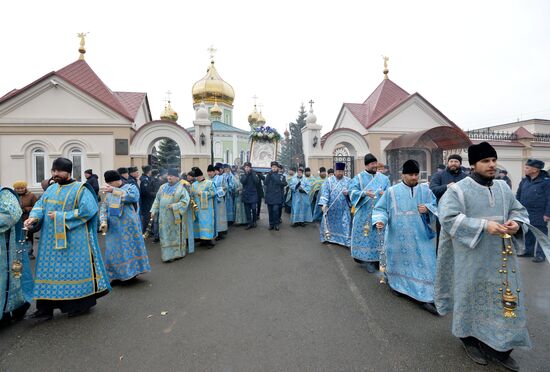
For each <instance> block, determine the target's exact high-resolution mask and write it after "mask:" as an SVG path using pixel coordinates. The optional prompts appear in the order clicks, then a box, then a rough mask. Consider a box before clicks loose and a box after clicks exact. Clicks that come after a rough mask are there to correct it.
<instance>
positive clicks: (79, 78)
mask: <svg viewBox="0 0 550 372" xmlns="http://www.w3.org/2000/svg"><path fill="white" fill-rule="evenodd" d="M51 76H58V77H60V78H62V79H63V80H65V81H67V82H68V83H69V84H71V85H73V86H75V87H76V88H78V89H79V90H81V91H83V92H84V93H87V94H89V95H90V96H92V97H93V98H95V99H97V100H98V101H100V102H101V103H103V104H104V105H106V106H108V107H110V108H111V109H113V110H114V111H116V112H118V113H119V114H121V115H122V116H124V117H125V118H127V119H129V120H132V121H133V120H134V118H135V116H136V113H137V110H138V109H139V106H140V105H141V102H143V99H144V97H145V93H133V92H115V93H113V92H112V91H111V90H110V89H109V88H108V87H107V86H106V85H105V84H104V83H103V81H101V79H100V78H99V77H98V76H97V75H96V73H95V72H94V71H93V70H92V69H91V67H90V66H89V65H88V63H86V61H84V60H77V61H75V62H73V63H71V64H69V65H67V66H65V67H63V68H62V69H61V70H58V71H52V72H50V73H48V74H46V75H44V76H42V77H41V78H39V79H37V80H35V81H33V82H32V83H30V84H29V85H27V86H25V87H23V88H21V89H14V90H12V91H10V92H8V93H7V94H6V95H4V96H3V97H1V98H0V103H2V102H5V101H7V100H8V99H11V98H13V97H15V96H16V95H18V94H20V93H22V92H24V91H26V90H27V89H29V88H31V87H33V86H34V85H36V84H38V83H40V82H42V81H43V80H45V79H46V78H49V77H51Z"/></svg>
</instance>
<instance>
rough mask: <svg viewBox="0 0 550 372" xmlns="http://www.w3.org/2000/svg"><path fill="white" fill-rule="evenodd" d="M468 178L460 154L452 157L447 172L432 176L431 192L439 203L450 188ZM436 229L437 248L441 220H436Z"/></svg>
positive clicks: (448, 162) (448, 161) (449, 159)
mask: <svg viewBox="0 0 550 372" xmlns="http://www.w3.org/2000/svg"><path fill="white" fill-rule="evenodd" d="M466 177H467V175H466V173H464V172H463V171H462V156H460V155H458V154H453V155H450V156H449V158H448V159H447V167H446V168H445V170H443V171H441V172H437V173H436V174H434V175H432V179H431V180H430V190H432V192H433V193H434V195H435V197H436V199H437V202H438V203H439V199H441V197H442V196H443V194H445V192H446V191H447V188H448V187H450V186H452V185H453V184H455V183H457V182H458V181H460V180H462V179H464V178H466ZM435 227H436V232H437V240H436V241H435V242H436V243H435V244H436V247H439V233H440V232H441V225H440V224H439V220H436V224H435Z"/></svg>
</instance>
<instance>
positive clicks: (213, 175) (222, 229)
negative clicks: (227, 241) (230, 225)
mask: <svg viewBox="0 0 550 372" xmlns="http://www.w3.org/2000/svg"><path fill="white" fill-rule="evenodd" d="M221 166H222V164H221V163H216V165H214V166H212V167H210V166H208V170H207V173H208V177H209V178H210V180H211V181H212V183H213V184H214V187H215V188H216V200H215V203H214V211H215V215H216V240H220V239H223V238H225V235H226V234H227V214H226V206H225V196H226V192H227V184H226V183H225V177H224V176H223V175H222V174H221V172H222V169H221Z"/></svg>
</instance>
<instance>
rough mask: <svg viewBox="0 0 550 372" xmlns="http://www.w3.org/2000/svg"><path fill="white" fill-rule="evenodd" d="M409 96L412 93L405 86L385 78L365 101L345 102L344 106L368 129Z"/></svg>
mask: <svg viewBox="0 0 550 372" xmlns="http://www.w3.org/2000/svg"><path fill="white" fill-rule="evenodd" d="M408 97H410V94H409V93H407V92H406V91H405V90H404V89H403V88H401V87H400V86H399V85H397V84H395V83H394V82H393V81H391V80H390V79H384V80H382V82H381V83H380V84H379V85H378V86H377V87H376V89H375V90H374V91H373V92H372V93H371V95H370V96H369V97H368V98H367V99H366V100H365V102H363V103H344V106H345V107H347V108H348V109H349V110H350V111H351V113H352V114H353V116H355V117H356V118H357V120H359V122H360V123H361V124H362V125H363V126H364V127H365V128H367V129H368V128H370V127H371V126H372V125H374V123H375V122H377V121H378V120H379V119H381V118H382V117H383V116H384V115H386V113H387V112H389V111H390V110H391V109H393V108H395V107H396V106H398V105H399V104H400V103H401V102H403V101H404V100H405V99H407V98H408Z"/></svg>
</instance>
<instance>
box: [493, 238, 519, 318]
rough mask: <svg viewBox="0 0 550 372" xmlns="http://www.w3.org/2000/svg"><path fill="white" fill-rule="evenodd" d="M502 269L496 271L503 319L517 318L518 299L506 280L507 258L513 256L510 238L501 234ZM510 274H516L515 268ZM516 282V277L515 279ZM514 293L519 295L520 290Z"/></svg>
mask: <svg viewBox="0 0 550 372" xmlns="http://www.w3.org/2000/svg"><path fill="white" fill-rule="evenodd" d="M500 237H501V238H502V252H501V254H502V265H501V266H502V267H501V268H500V269H499V270H498V272H499V274H500V276H501V279H502V285H504V289H503V288H502V287H501V288H499V289H498V290H499V292H502V307H503V309H504V317H505V318H517V314H516V310H517V307H518V302H519V298H518V296H517V295H516V294H514V292H512V290H511V289H510V282H509V280H508V274H509V272H508V271H509V267H508V264H509V257H510V256H512V255H513V254H514V252H513V250H512V237H511V236H510V235H508V234H502V235H501V236H500ZM512 273H514V274H515V273H516V269H515V267H513V268H512ZM516 282H517V277H516ZM516 292H517V293H519V292H520V289H519V288H517V289H516Z"/></svg>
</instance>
